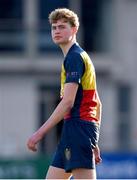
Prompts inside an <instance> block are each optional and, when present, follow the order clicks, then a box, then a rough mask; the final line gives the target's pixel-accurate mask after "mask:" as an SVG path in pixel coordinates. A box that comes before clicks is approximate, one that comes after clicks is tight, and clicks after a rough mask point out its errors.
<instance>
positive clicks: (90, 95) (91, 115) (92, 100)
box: [80, 90, 99, 121]
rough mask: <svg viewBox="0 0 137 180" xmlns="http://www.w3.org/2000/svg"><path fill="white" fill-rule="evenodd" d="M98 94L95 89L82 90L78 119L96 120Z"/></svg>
mask: <svg viewBox="0 0 137 180" xmlns="http://www.w3.org/2000/svg"><path fill="white" fill-rule="evenodd" d="M98 103H99V100H98V96H97V95H96V90H83V97H82V101H81V105H80V119H83V120H86V121H98V117H97V114H98Z"/></svg>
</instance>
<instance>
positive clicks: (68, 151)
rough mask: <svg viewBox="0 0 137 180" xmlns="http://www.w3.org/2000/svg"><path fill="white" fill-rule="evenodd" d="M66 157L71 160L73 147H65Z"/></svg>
mask: <svg viewBox="0 0 137 180" xmlns="http://www.w3.org/2000/svg"><path fill="white" fill-rule="evenodd" d="M65 157H66V159H67V160H70V158H71V149H70V148H66V149H65Z"/></svg>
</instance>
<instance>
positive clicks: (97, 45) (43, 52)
mask: <svg viewBox="0 0 137 180" xmlns="http://www.w3.org/2000/svg"><path fill="white" fill-rule="evenodd" d="M58 7H69V8H70V9H72V10H74V11H75V12H76V13H78V15H79V17H80V22H81V26H80V30H79V34H78V42H79V44H80V45H81V46H82V47H83V48H84V49H85V50H87V51H88V52H89V54H90V56H91V58H92V60H93V63H94V65H95V68H96V72H97V83H98V84H97V85H98V91H99V94H100V97H101V100H102V104H103V116H102V126H101V135H100V147H101V150H102V151H104V152H108V151H109V152H110V151H111V152H113V151H136V150H137V141H136V138H137V121H136V117H137V110H136V102H137V77H136V75H135V74H136V71H137V61H136V57H137V23H136V17H137V1H135V0H109V1H107V0H90V1H89V0H74V1H73V0H68V1H66V0H61V1H60V0H54V3H53V2H52V1H51V0H39V1H38V0H0V144H1V146H0V156H1V157H14V156H16V157H17V156H18V157H20V156H25V155H30V153H29V152H28V150H27V148H26V141H27V138H28V137H29V136H30V135H31V134H32V133H33V132H34V131H35V130H36V129H37V128H38V127H39V126H40V125H41V124H42V123H44V121H45V120H46V119H47V118H48V117H49V115H50V114H51V113H52V111H53V110H54V108H55V107H56V104H57V103H58V101H59V88H60V66H61V63H62V61H63V55H62V53H61V51H60V49H58V48H57V47H56V46H55V45H54V43H53V42H52V40H51V37H50V26H49V24H48V14H49V12H51V10H53V9H55V8H58ZM60 130H61V124H59V125H58V126H57V127H55V128H54V129H53V130H52V131H51V132H49V133H48V135H47V136H46V137H45V139H44V140H43V141H42V142H41V144H40V147H39V152H41V153H42V152H44V153H47V154H51V153H52V152H53V151H54V149H55V147H56V144H57V142H58V137H59V135H60Z"/></svg>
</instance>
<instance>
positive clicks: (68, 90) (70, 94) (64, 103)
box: [27, 83, 78, 151]
mask: <svg viewBox="0 0 137 180" xmlns="http://www.w3.org/2000/svg"><path fill="white" fill-rule="evenodd" d="M77 89H78V84H77V83H66V84H65V87H64V96H63V99H62V100H61V102H60V103H59V104H58V106H57V107H56V109H55V110H54V112H53V113H52V115H51V116H50V117H49V119H48V120H47V121H46V122H45V123H44V124H43V125H42V126H41V127H40V128H39V129H38V130H37V131H36V132H35V133H34V134H33V135H32V136H31V137H30V138H29V140H28V142H27V146H28V148H29V149H30V150H32V151H36V150H37V148H36V145H37V143H38V142H39V141H40V140H41V139H42V138H43V137H44V136H45V134H46V133H47V132H48V131H49V130H50V129H51V128H53V127H54V126H55V125H56V124H57V123H59V122H60V121H61V120H62V119H63V118H64V116H65V114H66V113H68V112H69V111H70V110H71V108H72V107H73V104H74V101H75V97H76V93H77Z"/></svg>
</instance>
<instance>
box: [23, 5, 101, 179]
mask: <svg viewBox="0 0 137 180" xmlns="http://www.w3.org/2000/svg"><path fill="white" fill-rule="evenodd" d="M49 22H50V24H51V34H52V39H53V41H54V43H55V44H57V45H58V46H59V47H60V48H61V50H62V52H63V55H64V62H63V64H62V70H61V101H60V103H59V104H58V106H57V107H56V109H55V110H54V112H53V113H52V115H51V116H50V117H49V119H48V120H47V121H46V122H45V123H44V124H43V125H42V126H41V127H40V128H39V129H38V130H37V131H36V132H35V133H34V134H33V135H32V136H31V137H30V138H29V140H28V143H27V146H28V148H29V149H30V150H32V151H36V150H37V143H38V142H39V141H40V140H41V139H42V138H43V137H44V136H45V135H46V133H47V132H48V131H49V130H50V129H51V128H52V127H54V126H55V125H56V124H57V123H58V122H60V121H61V120H62V119H64V124H63V131H62V135H61V139H60V142H59V144H58V147H57V150H56V153H55V156H54V158H53V161H52V164H51V166H50V167H49V170H48V172H47V176H46V178H47V179H68V178H69V177H70V176H71V175H73V177H74V179H96V169H95V164H97V163H100V162H101V157H100V150H99V147H98V145H97V143H98V138H99V128H100V122H101V102H100V99H99V95H98V92H97V87H96V75H95V69H94V66H93V64H92V61H91V59H90V57H89V56H88V54H87V53H86V52H85V51H84V50H83V49H82V48H81V47H80V46H79V44H78V43H77V41H76V35H77V31H78V28H79V20H78V16H77V14H75V13H74V12H73V11H71V10H69V9H66V8H60V9H55V10H54V11H52V12H51V13H50V15H49Z"/></svg>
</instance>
